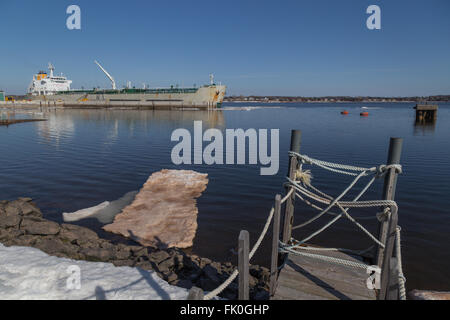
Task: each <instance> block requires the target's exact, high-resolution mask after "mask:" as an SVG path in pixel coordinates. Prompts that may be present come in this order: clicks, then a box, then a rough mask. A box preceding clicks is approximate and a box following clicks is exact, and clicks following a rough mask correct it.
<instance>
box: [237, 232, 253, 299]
mask: <svg viewBox="0 0 450 320" xmlns="http://www.w3.org/2000/svg"><path fill="white" fill-rule="evenodd" d="M249 238H250V236H249V234H248V231H247V230H242V231H241V233H240V234H239V250H238V255H239V257H238V259H239V260H238V269H239V300H249V256H248V255H249V247H250V244H249V242H250V240H249Z"/></svg>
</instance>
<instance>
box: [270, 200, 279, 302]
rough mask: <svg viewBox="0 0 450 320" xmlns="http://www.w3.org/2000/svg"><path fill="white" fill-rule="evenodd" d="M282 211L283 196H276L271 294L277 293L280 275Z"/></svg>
mask: <svg viewBox="0 0 450 320" xmlns="http://www.w3.org/2000/svg"><path fill="white" fill-rule="evenodd" d="M280 211H281V196H280V195H279V194H277V195H276V196H275V206H274V213H273V232H272V258H271V264H270V295H271V296H273V295H274V294H275V289H276V287H277V277H278V241H279V240H280Z"/></svg>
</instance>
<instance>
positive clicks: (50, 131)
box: [37, 113, 75, 145]
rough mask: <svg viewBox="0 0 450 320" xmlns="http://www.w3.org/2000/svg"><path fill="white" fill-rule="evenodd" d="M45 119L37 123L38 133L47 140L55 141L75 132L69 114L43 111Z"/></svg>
mask: <svg viewBox="0 0 450 320" xmlns="http://www.w3.org/2000/svg"><path fill="white" fill-rule="evenodd" d="M44 114H45V115H46V116H45V118H47V121H42V122H39V123H38V129H37V130H38V134H39V136H40V137H42V138H43V139H44V140H45V141H47V142H56V144H57V145H58V144H59V141H60V140H61V139H63V138H68V137H72V136H73V135H74V132H75V125H74V121H73V119H72V117H71V116H66V115H64V114H57V115H56V114H50V113H44Z"/></svg>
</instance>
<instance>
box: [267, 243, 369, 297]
mask: <svg viewBox="0 0 450 320" xmlns="http://www.w3.org/2000/svg"><path fill="white" fill-rule="evenodd" d="M321 254H324V255H328V256H333V257H337V258H341V259H345V260H351V261H357V262H360V261H362V259H361V258H360V257H355V256H351V255H348V254H345V253H341V252H333V253H321ZM368 276H369V275H368V274H367V273H366V272H365V270H363V269H358V268H352V267H346V266H341V265H337V264H328V263H324V262H321V261H319V260H317V259H313V258H309V257H300V256H296V255H289V257H288V259H287V261H286V263H285V264H284V267H283V268H282V269H281V271H280V273H279V275H278V285H277V288H276V290H275V295H274V296H273V297H272V299H273V300H376V294H375V291H374V290H370V289H368V288H367V285H366V281H367V278H368Z"/></svg>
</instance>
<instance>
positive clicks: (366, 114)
mask: <svg viewBox="0 0 450 320" xmlns="http://www.w3.org/2000/svg"><path fill="white" fill-rule="evenodd" d="M359 115H360V116H361V117H368V116H369V113H368V112H361V113H360V114H359Z"/></svg>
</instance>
